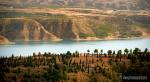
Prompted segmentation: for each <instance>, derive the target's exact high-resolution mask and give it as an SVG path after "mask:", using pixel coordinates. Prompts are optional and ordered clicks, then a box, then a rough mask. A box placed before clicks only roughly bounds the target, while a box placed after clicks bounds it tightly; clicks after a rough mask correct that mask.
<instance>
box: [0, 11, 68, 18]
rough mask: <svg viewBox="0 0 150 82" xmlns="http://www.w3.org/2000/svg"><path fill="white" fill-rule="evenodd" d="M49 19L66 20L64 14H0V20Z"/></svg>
mask: <svg viewBox="0 0 150 82" xmlns="http://www.w3.org/2000/svg"><path fill="white" fill-rule="evenodd" d="M17 17H20V18H22V17H26V18H34V19H35V18H50V19H67V16H66V15H64V14H56V15H55V14H50V13H25V12H13V11H12V12H11V11H10V12H0V18H17Z"/></svg>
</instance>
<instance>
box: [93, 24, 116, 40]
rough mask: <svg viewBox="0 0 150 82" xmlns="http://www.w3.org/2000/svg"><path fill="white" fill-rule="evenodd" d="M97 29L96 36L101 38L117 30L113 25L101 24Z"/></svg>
mask: <svg viewBox="0 0 150 82" xmlns="http://www.w3.org/2000/svg"><path fill="white" fill-rule="evenodd" d="M96 28H97V29H96V36H97V37H100V38H104V37H107V36H109V35H110V33H113V32H115V30H116V29H115V28H114V27H113V25H112V24H100V25H98V27H96Z"/></svg>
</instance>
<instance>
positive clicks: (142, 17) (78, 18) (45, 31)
mask: <svg viewBox="0 0 150 82" xmlns="http://www.w3.org/2000/svg"><path fill="white" fill-rule="evenodd" d="M27 11H29V10H27ZM32 11H34V10H32ZM69 11H70V10H69ZM69 11H66V12H67V14H51V13H50V11H49V13H41V12H42V11H40V13H37V12H36V13H35V12H28V13H27V12H26V13H25V12H19V11H16V12H14V11H9V12H8V11H7V12H6V11H4V12H0V43H8V42H15V41H18V40H19V41H31V40H32V41H48V40H55V41H56V40H61V39H75V40H98V39H118V38H133V37H149V36H150V32H149V30H150V15H148V13H147V12H145V11H144V13H145V14H135V12H130V11H128V13H127V14H125V13H124V11H119V12H118V11H117V12H116V11H115V13H112V12H111V13H110V12H108V11H107V12H106V13H105V12H103V14H100V13H98V14H91V12H90V13H89V14H84V12H85V11H84V12H83V13H81V12H82V11H81V10H80V13H79V12H77V11H76V12H75V11H74V13H75V14H73V15H71V14H69ZM94 11H95V10H94ZM47 12H48V11H47ZM52 12H53V11H52ZM71 12H73V11H71ZM53 13H54V12H53ZM118 13H120V14H118ZM138 13H139V12H138ZM146 13H147V14H146Z"/></svg>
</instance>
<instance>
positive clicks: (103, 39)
mask: <svg viewBox="0 0 150 82" xmlns="http://www.w3.org/2000/svg"><path fill="white" fill-rule="evenodd" d="M148 38H150V36H147V37H131V38H97V37H90V38H86V39H83V38H80V39H68V40H73V41H106V40H108V41H110V40H133V39H148ZM61 41H64V39H59V40H47V41H43V40H41V41H40V40H29V41H22V40H16V41H13V42H7V43H5V42H2V43H0V45H13V44H16V43H17V42H25V43H28V42H61Z"/></svg>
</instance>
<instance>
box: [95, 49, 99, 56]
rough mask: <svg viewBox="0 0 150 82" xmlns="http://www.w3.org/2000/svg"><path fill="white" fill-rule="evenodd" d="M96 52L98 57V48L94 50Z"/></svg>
mask: <svg viewBox="0 0 150 82" xmlns="http://www.w3.org/2000/svg"><path fill="white" fill-rule="evenodd" d="M94 53H95V54H96V55H97V57H98V49H95V50H94Z"/></svg>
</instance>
